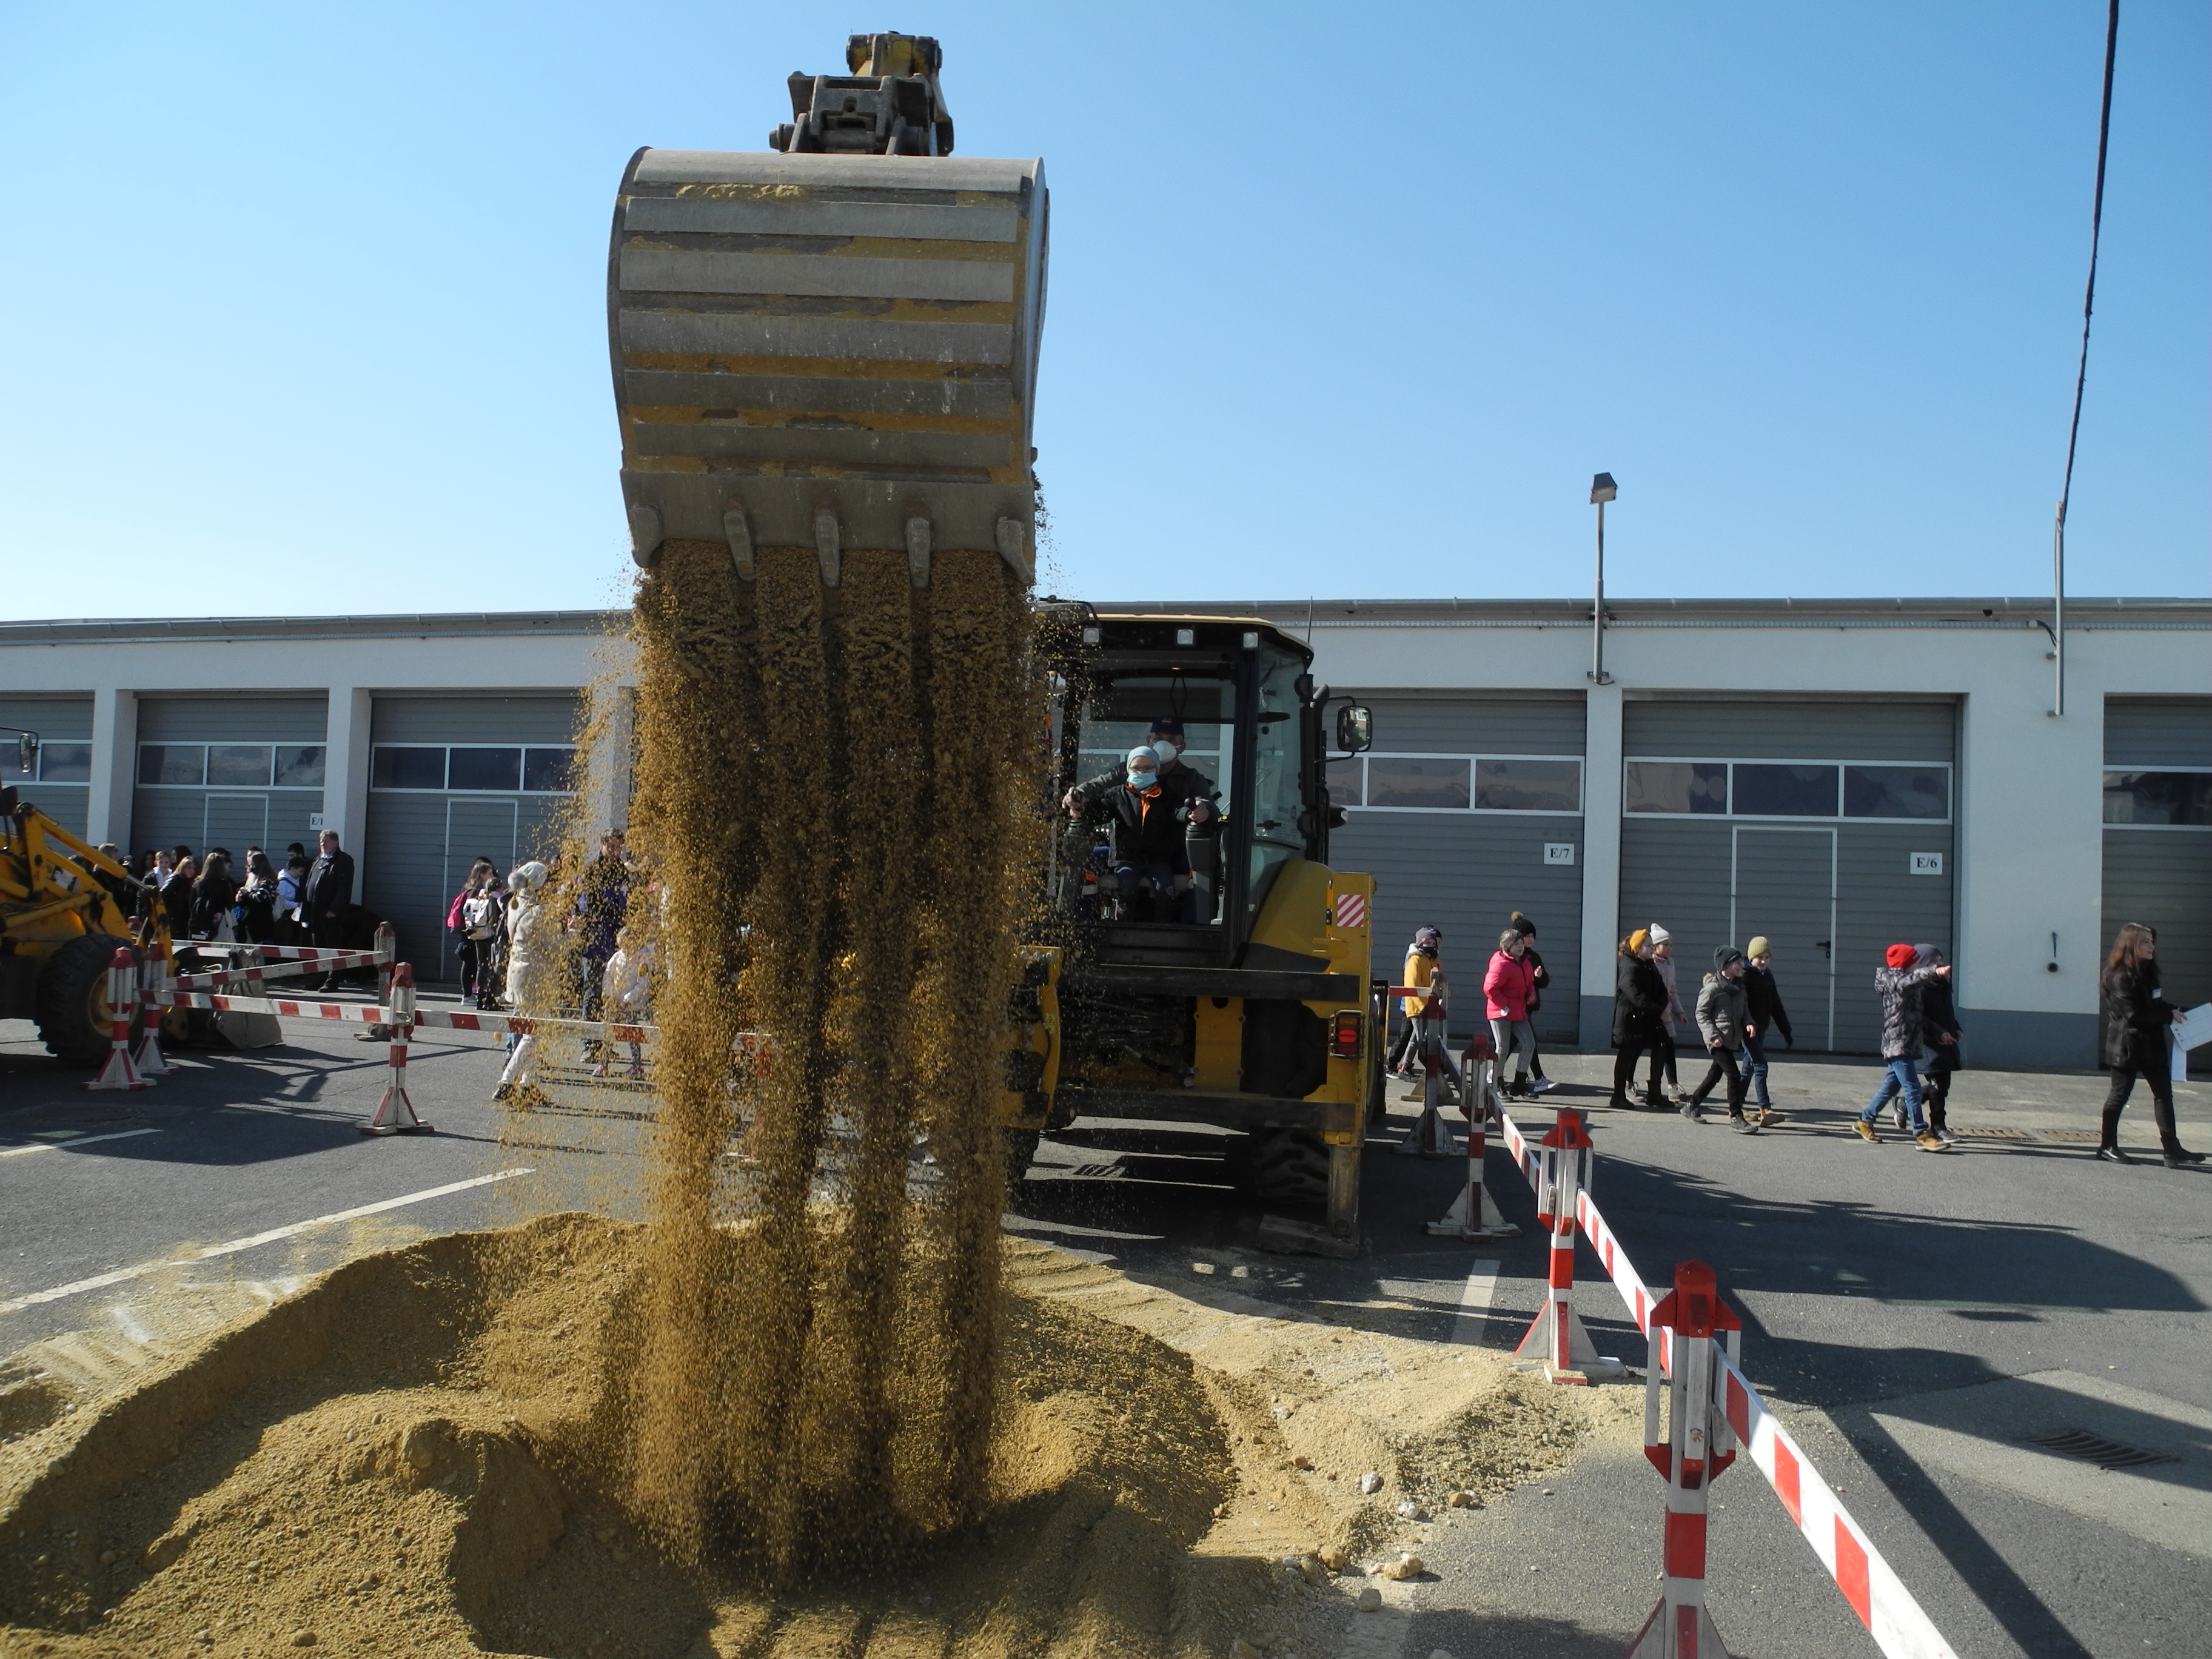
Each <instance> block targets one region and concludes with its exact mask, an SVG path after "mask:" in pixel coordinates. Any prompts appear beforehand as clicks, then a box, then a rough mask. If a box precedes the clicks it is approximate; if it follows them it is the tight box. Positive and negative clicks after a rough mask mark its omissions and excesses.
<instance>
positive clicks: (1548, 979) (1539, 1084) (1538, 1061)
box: [1513, 910, 1559, 1095]
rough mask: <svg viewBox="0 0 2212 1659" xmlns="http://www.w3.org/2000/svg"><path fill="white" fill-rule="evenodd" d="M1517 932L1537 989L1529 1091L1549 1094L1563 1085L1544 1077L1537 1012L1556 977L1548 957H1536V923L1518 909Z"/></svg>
mask: <svg viewBox="0 0 2212 1659" xmlns="http://www.w3.org/2000/svg"><path fill="white" fill-rule="evenodd" d="M1513 931H1514V932H1515V933H1518V934H1520V935H1521V938H1522V942H1523V943H1524V944H1525V945H1527V947H1528V948H1527V949H1526V950H1524V951H1522V953H1521V960H1522V962H1523V963H1526V964H1527V965H1528V982H1529V984H1530V985H1531V986H1532V987H1534V988H1533V989H1532V990H1531V991H1530V992H1529V993H1528V1091H1529V1092H1530V1093H1531V1094H1538V1095H1547V1094H1549V1093H1551V1092H1552V1091H1553V1090H1554V1089H1556V1088H1558V1087H1559V1085H1558V1084H1556V1083H1554V1082H1553V1081H1552V1079H1549V1078H1547V1077H1546V1076H1545V1075H1544V1056H1543V1054H1542V1053H1541V1051H1540V1050H1539V1049H1538V1048H1537V1047H1536V1010H1537V1009H1539V1008H1541V1007H1542V1006H1544V992H1545V991H1546V989H1547V987H1549V986H1550V985H1551V983H1552V975H1551V971H1550V969H1547V968H1546V967H1545V966H1544V958H1543V957H1540V956H1538V955H1537V954H1536V924H1535V923H1534V922H1533V921H1529V920H1528V917H1526V916H1524V915H1522V914H1521V913H1520V912H1519V911H1518V910H1516V911H1515V912H1514V913H1513Z"/></svg>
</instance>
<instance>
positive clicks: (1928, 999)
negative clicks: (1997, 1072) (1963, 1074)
mask: <svg viewBox="0 0 2212 1659" xmlns="http://www.w3.org/2000/svg"><path fill="white" fill-rule="evenodd" d="M1912 954H1913V959H1914V960H1915V961H1916V962H1927V963H1939V964H1940V963H1942V961H1943V959H1944V958H1943V953H1942V951H1939V950H1937V949H1936V946H1934V945H1914V946H1913V947H1912ZM1962 1036H1966V1033H1965V1032H1964V1031H1962V1030H1960V1029H1959V1014H1958V1009H1957V1005H1956V1004H1955V1003H1954V1001H1953V1000H1952V996H1951V981H1949V980H1948V979H1933V980H1930V981H1928V983H1927V984H1926V985H1924V986H1923V987H1921V990H1920V1040H1921V1042H1923V1043H1925V1044H1926V1045H1927V1047H1928V1051H1929V1054H1930V1055H1931V1056H1932V1058H1931V1059H1930V1060H1929V1062H1928V1069H1927V1070H1926V1071H1925V1072H1923V1073H1921V1075H1920V1095H1921V1098H1922V1100H1923V1101H1924V1102H1925V1103H1926V1104H1927V1108H1928V1127H1929V1128H1930V1129H1932V1130H1934V1131H1935V1132H1936V1136H1937V1138H1938V1139H1942V1140H1947V1141H1950V1142H1952V1143H1953V1144H1954V1145H1955V1144H1956V1143H1957V1141H1958V1139H1959V1138H1958V1136H1956V1135H1954V1134H1953V1133H1951V1129H1950V1125H1949V1121H1948V1109H1949V1107H1950V1104H1951V1079H1953V1078H1954V1077H1955V1076H1956V1075H1957V1074H1958V1071H1959V1039H1960V1037H1962Z"/></svg>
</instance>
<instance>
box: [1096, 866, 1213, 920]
mask: <svg viewBox="0 0 2212 1659" xmlns="http://www.w3.org/2000/svg"><path fill="white" fill-rule="evenodd" d="M1177 873H1178V872H1176V871H1175V870H1174V869H1172V868H1170V866H1167V865H1166V864H1164V863H1152V864H1120V865H1116V866H1114V884H1115V890H1116V891H1117V892H1119V893H1120V894H1121V912H1122V915H1124V916H1127V915H1128V913H1129V911H1130V909H1131V908H1133V906H1134V905H1135V903H1136V902H1137V897H1138V893H1137V884H1138V883H1139V882H1140V881H1146V880H1149V881H1150V882H1151V883H1152V920H1153V921H1196V920H1197V919H1198V917H1197V911H1198V901H1197V899H1196V898H1195V897H1194V896H1192V895H1191V894H1188V893H1183V894H1180V895H1178V894H1177V893H1176V890H1175V878H1176V874H1177ZM1186 913H1188V914H1186Z"/></svg>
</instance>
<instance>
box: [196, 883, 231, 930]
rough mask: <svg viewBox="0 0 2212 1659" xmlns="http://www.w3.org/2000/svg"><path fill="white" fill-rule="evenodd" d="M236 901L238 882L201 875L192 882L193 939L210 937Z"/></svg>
mask: <svg viewBox="0 0 2212 1659" xmlns="http://www.w3.org/2000/svg"><path fill="white" fill-rule="evenodd" d="M236 902H238V884H237V883H236V882H234V881H231V880H229V879H228V878H224V879H222V880H218V879H216V878H215V877H213V876H202V877H201V878H199V879H198V880H197V881H196V882H194V883H193V884H192V926H191V933H192V937H193V938H195V939H212V938H214V937H215V933H216V927H217V926H218V924H220V923H221V921H222V918H223V915H224V914H225V913H226V912H227V911H228V910H229V908H230V907H231V906H232V905H234V904H235V903H236Z"/></svg>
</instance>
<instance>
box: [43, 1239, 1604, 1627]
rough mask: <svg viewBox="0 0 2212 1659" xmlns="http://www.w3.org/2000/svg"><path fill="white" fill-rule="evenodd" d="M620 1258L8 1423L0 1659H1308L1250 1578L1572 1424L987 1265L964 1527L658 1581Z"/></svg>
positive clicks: (1332, 1607)
mask: <svg viewBox="0 0 2212 1659" xmlns="http://www.w3.org/2000/svg"><path fill="white" fill-rule="evenodd" d="M642 1239H643V1233H642V1231H641V1230H640V1229H638V1228H635V1227H632V1226H629V1225H623V1224H620V1223H616V1222H611V1221H607V1220H605V1219H601V1218H592V1217H586V1216H580V1215H571V1216H556V1217H552V1218H546V1219H543V1220H540V1221H537V1222H533V1223H531V1224H529V1225H526V1226H523V1227H520V1228H516V1229H513V1230H510V1231H501V1232H486V1233H472V1234H460V1235H453V1236H450V1237H442V1238H437V1239H432V1240H428V1241H426V1242H423V1243H420V1244H416V1245H414V1246H412V1247H410V1248H406V1249H397V1250H392V1251H388V1252H386V1253H384V1254H381V1255H373V1256H368V1257H365V1258H362V1259H361V1260H358V1261H353V1262H351V1263H349V1265H347V1266H345V1267H341V1268H338V1269H337V1270H335V1271H334V1272H332V1273H329V1274H327V1275H325V1276H324V1277H323V1278H322V1279H319V1280H317V1281H315V1282H314V1283H313V1284H312V1285H309V1286H308V1287H307V1289H306V1290H304V1291H301V1293H300V1294H298V1295H296V1296H295V1297H291V1298H290V1299H289V1300H287V1301H284V1302H282V1303H280V1304H277V1305H276V1306H275V1307H273V1308H271V1309H270V1310H267V1311H266V1312H264V1313H262V1314H260V1315H258V1316H254V1317H252V1318H250V1319H247V1320H244V1321H241V1322H238V1323H236V1324H234V1325H233V1326H231V1327H229V1328H226V1329H224V1330H223V1331H222V1332H220V1333H218V1334H216V1336H215V1337H214V1338H213V1339H211V1340H209V1341H207V1342H206V1343H205V1344H204V1345H203V1346H200V1347H199V1348H197V1350H196V1351H194V1352H191V1354H189V1355H186V1356H185V1357H183V1358H179V1359H176V1360H173V1361H171V1362H167V1363H165V1364H162V1365H161V1366H158V1367H157V1368H155V1370H153V1371H151V1372H150V1373H149V1374H147V1375H145V1376H142V1377H140V1378H139V1379H138V1380H137V1382H136V1383H134V1384H132V1385H131V1386H130V1387H128V1388H127V1389H125V1390H124V1391H122V1392H119V1393H118V1394H116V1395H112V1396H111V1397H109V1398H107V1399H106V1400H105V1401H87V1402H86V1403H85V1407H84V1408H83V1409H81V1410H78V1411H76V1412H74V1413H70V1412H66V1411H62V1412H58V1413H44V1412H42V1413H41V1414H42V1415H50V1416H51V1419H52V1420H51V1421H50V1422H49V1423H48V1424H47V1425H46V1426H44V1427H41V1428H39V1429H36V1430H35V1431H32V1432H29V1433H28V1434H27V1435H26V1436H25V1437H23V1438H21V1439H19V1440H18V1441H16V1442H15V1444H13V1445H11V1446H9V1447H8V1448H7V1449H5V1450H4V1451H0V1650H4V1651H7V1652H9V1653H11V1654H12V1653H15V1652H27V1653H48V1654H52V1655H56V1656H63V1655H94V1654H98V1655H121V1654H129V1655H133V1656H141V1655H155V1654H195V1655H197V1654H210V1653H213V1654H219V1655H225V1656H229V1655H246V1654H264V1655H266V1654H272V1653H276V1652H279V1651H285V1652H289V1651H292V1650H297V1649H302V1648H315V1649H319V1650H329V1651H332V1652H337V1653H346V1654H360V1655H394V1656H398V1655H406V1656H415V1655H425V1656H428V1655H443V1654H449V1653H450V1654H455V1655H460V1654H475V1653H483V1652H492V1653H514V1654H531V1655H543V1656H549V1659H569V1656H578V1659H598V1656H608V1659H612V1656H617V1655H635V1656H654V1659H659V1656H668V1659H678V1656H691V1659H708V1656H715V1655H720V1656H735V1655H738V1654H740V1653H742V1654H744V1655H745V1656H747V1659H756V1656H758V1659H769V1656H787V1659H817V1656H822V1655H828V1654H836V1655H849V1656H860V1655H863V1654H866V1655H872V1656H891V1655H901V1656H903V1655H907V1654H921V1653H927V1654H929V1655H931V1656H961V1659H969V1656H973V1659H982V1656H987V1655H991V1656H995V1655H999V1654H1002V1653H1006V1654H1011V1653H1014V1652H1022V1653H1043V1654H1052V1655H1067V1656H1076V1655H1085V1656H1088V1655H1093V1654H1109V1653H1115V1654H1119V1653H1127V1654H1146V1655H1152V1654H1157V1655H1177V1656H1180V1655H1185V1654H1190V1655H1195V1654H1200V1653H1206V1654H1219V1653H1222V1652H1224V1651H1225V1650H1227V1648H1228V1646H1229V1645H1230V1644H1231V1641H1232V1640H1234V1639H1236V1638H1244V1639H1247V1640H1250V1641H1253V1642H1255V1644H1258V1645H1260V1646H1261V1647H1262V1648H1264V1649H1267V1650H1269V1651H1270V1652H1272V1653H1278V1654H1287V1653H1291V1652H1295V1651H1298V1650H1311V1651H1315V1652H1327V1651H1330V1650H1333V1648H1334V1645H1335V1644H1336V1642H1337V1640H1338V1639H1340V1633H1341V1626H1342V1624H1343V1622H1344V1621H1345V1620H1346V1619H1348V1618H1349V1617H1350V1615H1349V1614H1348V1613H1346V1607H1347V1606H1348V1602H1347V1601H1346V1596H1345V1595H1343V1594H1342V1593H1341V1591H1340V1589H1339V1588H1338V1587H1336V1586H1334V1585H1331V1584H1328V1583H1323V1584H1322V1585H1321V1586H1319V1587H1316V1586H1314V1585H1311V1584H1309V1583H1307V1582H1306V1580H1305V1579H1304V1578H1303V1577H1299V1576H1298V1575H1297V1574H1295V1573H1291V1572H1288V1571H1285V1570H1283V1569H1281V1568H1280V1567H1279V1566H1278V1565H1274V1564H1275V1563H1276V1562H1277V1560H1278V1559H1279V1557H1281V1556H1283V1555H1285V1554H1286V1553H1288V1554H1297V1553H1304V1552H1307V1551H1311V1550H1316V1549H1319V1548H1322V1547H1327V1546H1340V1547H1346V1548H1349V1549H1351V1550H1352V1551H1353V1552H1355V1553H1357V1552H1358V1551H1360V1550H1363V1549H1371V1548H1373V1547H1377V1546H1379V1545H1381V1544H1382V1543H1383V1541H1385V1540H1386V1538H1387V1537H1389V1535H1390V1534H1393V1533H1394V1532H1395V1531H1396V1530H1398V1529H1400V1528H1401V1527H1402V1526H1403V1524H1404V1523H1402V1522H1400V1521H1399V1519H1398V1518H1397V1516H1396V1514H1395V1506H1396V1504H1398V1503H1399V1501H1400V1500H1401V1498H1405V1497H1407V1496H1409V1495H1410V1496H1413V1497H1414V1498H1417V1499H1419V1500H1423V1501H1429V1502H1433V1501H1435V1500H1436V1499H1437V1498H1440V1497H1441V1496H1442V1494H1443V1492H1444V1491H1445V1490H1446V1489H1448V1488H1458V1487H1472V1488H1474V1489H1475V1490H1477V1491H1480V1490H1483V1489H1484V1488H1486V1487H1491V1486H1496V1485H1498V1484H1501V1483H1503V1482H1504V1481H1507V1480H1511V1479H1513V1478H1515V1477H1516V1475H1518V1474H1522V1473H1524V1472H1526V1471H1528V1470H1529V1469H1533V1468H1541V1467H1543V1466H1545V1465H1546V1464H1547V1463H1548V1462H1557V1461H1559V1458H1561V1457H1562V1456H1563V1455H1565V1449H1566V1447H1567V1446H1568V1444H1569V1443H1571V1440H1572V1438H1573V1437H1574V1435H1575V1434H1576V1432H1577V1425H1578V1421H1579V1417H1578V1412H1579V1407H1578V1402H1574V1401H1567V1400H1565V1399H1564V1398H1562V1397H1561V1396H1559V1395H1553V1394H1549V1393H1546V1392H1542V1391H1539V1390H1534V1389H1529V1388H1528V1386H1527V1385H1525V1384H1523V1383H1520V1382H1519V1381H1518V1380H1517V1379H1515V1378H1513V1377H1512V1376H1510V1373H1509V1372H1507V1371H1506V1370H1504V1367H1503V1366H1502V1364H1500V1362H1499V1361H1498V1359H1497V1358H1495V1357H1494V1356H1490V1355H1485V1354H1480V1353H1474V1352H1468V1351H1466V1350H1454V1349H1450V1348H1444V1347H1438V1346H1433V1345H1428V1344H1421V1343H1413V1342H1405V1341H1401V1340H1395V1339H1390V1338H1387V1337H1380V1336H1375V1335H1370V1334H1363V1333H1358V1332H1354V1331H1347V1330H1343V1329H1340V1328H1332V1327H1329V1326H1325V1325H1318V1324H1309V1323H1294V1322H1288V1321H1285V1320H1281V1319H1279V1318H1267V1317H1261V1316H1257V1315H1255V1313H1254V1312H1250V1311H1245V1310H1241V1309H1239V1308H1237V1307H1236V1306H1232V1305H1216V1306H1204V1305H1200V1304H1197V1303H1194V1302H1191V1301H1188V1300H1187V1299H1185V1298H1184V1297H1181V1296H1177V1295H1174V1294H1171V1293H1170V1292H1167V1291H1160V1290H1155V1289H1151V1288H1148V1287H1146V1286H1145V1285H1140V1284H1137V1283H1135V1282H1133V1281H1132V1280H1130V1279H1127V1278H1126V1277H1124V1276H1122V1275H1120V1274H1117V1273H1110V1272H1108V1271H1106V1270H1104V1269H1102V1268H1098V1267H1092V1266H1089V1265H1087V1264H1085V1263H1083V1262H1081V1261H1077V1260H1076V1259H1074V1258H1073V1257H1070V1256H1067V1255H1063V1254H1061V1253H1060V1252H1057V1251H1054V1250H1050V1249H1044V1248H1042V1247H1040V1246H1036V1245H1031V1244H1027V1243H1018V1242H1010V1243H1008V1244H1007V1245H1006V1252H1005V1257H1004V1265H1005V1279H1006V1285H1007V1289H1006V1294H1005V1303H1004V1308H1003V1316H1002V1332H1003V1337H1002V1340H1003V1342H1004V1351H1003V1362H1002V1370H1001V1394H1000V1401H999V1402H998V1410H997V1412H996V1413H995V1419H996V1421H997V1423H998V1425H999V1426H998V1431H997V1434H998V1438H997V1442H996V1443H995V1444H994V1447H993V1448H992V1460H991V1461H992V1466H993V1468H994V1477H993V1479H994V1486H993V1490H992V1492H991V1493H990V1497H989V1502H988V1505H987V1511H986V1515H985V1518H984V1519H983V1520H982V1521H981V1522H979V1523H977V1524H975V1525H973V1526H970V1527H968V1528H963V1529H962V1530H960V1531H957V1532H956V1533H954V1534H950V1535H949V1536H946V1537H944V1538H941V1539H939V1540H937V1541H934V1542H933V1543H932V1544H931V1545H929V1546H928V1547H924V1548H917V1549H912V1550H908V1551H905V1552H900V1553H884V1554H883V1555H881V1556H880V1557H879V1558H878V1559H875V1560H873V1561H871V1562H867V1563H864V1564H863V1563H854V1562H851V1561H845V1560H839V1561H822V1562H813V1563H801V1564H800V1566H801V1569H802V1571H801V1572H800V1574H799V1577H798V1578H797V1579H796V1580H795V1581H794V1582H793V1583H792V1584H790V1585H788V1586H787V1587H786V1588H784V1589H767V1588H763V1587H762V1585H761V1584H760V1583H759V1582H758V1581H757V1580H754V1579H750V1578H749V1577H747V1576H746V1575H745V1574H744V1573H742V1572H740V1571H738V1570H737V1569H736V1568H735V1567H734V1566H733V1565H732V1564H731V1563H730V1562H729V1561H728V1560H727V1559H715V1558H714V1557H712V1556H709V1557H708V1559H705V1560H703V1561H702V1562H700V1563H698V1564H696V1565H680V1564H678V1563H677V1562H675V1561H672V1560H671V1559H667V1558H665V1557H664V1556H663V1555H662V1554H660V1553H658V1552H657V1551H656V1550H655V1548H654V1547H653V1545H652V1544H651V1542H650V1541H649V1540H648V1537H647V1534H646V1533H645V1532H644V1531H643V1530H641V1528H640V1526H639V1525H638V1524H637V1522H636V1520H635V1518H634V1517H633V1516H629V1515H628V1514H625V1513H624V1512H623V1510H622V1509H621V1508H620V1507H619V1506H618V1505H617V1503H616V1501H615V1500H614V1499H613V1498H611V1496H610V1494H611V1493H614V1492H619V1491H621V1490H623V1485H622V1482H621V1481H620V1480H618V1479H617V1478H615V1477H616V1475H617V1471H615V1470H614V1469H612V1468H610V1467H609V1465H608V1462H607V1454H606V1453H605V1451H604V1450H603V1448H605V1447H607V1446H609V1445H614V1444H619V1443H621V1437H619V1436H611V1435H610V1434H609V1433H608V1429H609V1425H610V1422H611V1419H612V1418H613V1417H615V1416H618V1415H619V1414H620V1413H623V1411H625V1410H626V1409H627V1405H626V1402H625V1401H624V1400H623V1399H620V1398H617V1397H615V1395H614V1393H613V1392H612V1391H613V1390H615V1389H619V1387H620V1386H621V1385H620V1384H619V1383H609V1382H608V1381H607V1379H609V1378H611V1377H613V1378H619V1377H621V1376H623V1375H624V1374H625V1367H624V1366H623V1365H622V1364H619V1363H617V1362H618V1358H619V1356H618V1354H617V1352H615V1351H616V1350H617V1348H619V1347H620V1346H622V1345H624V1344H628V1343H632V1342H634V1341H635V1317H636V1311H637V1310H638V1309H639V1307H641V1305H643V1303H642V1300H641V1295H640V1285H639V1280H640V1274H639V1267H640V1261H641V1244H642ZM1369 1470H1374V1471H1376V1472H1378V1473H1380V1474H1382V1475H1383V1477H1384V1480H1383V1489H1382V1491H1381V1492H1377V1493H1375V1494H1372V1495H1364V1494H1362V1493H1361V1492H1359V1490H1358V1486H1359V1480H1360V1476H1361V1475H1362V1474H1364V1473H1366V1472H1367V1471H1369ZM810 1568H811V1576H810V1573H809V1571H807V1570H808V1569H810ZM1352 1571H1355V1572H1356V1571H1357V1568H1356V1566H1355V1567H1354V1568H1353V1569H1352ZM1346 1583H1347V1585H1348V1586H1349V1587H1351V1588H1356V1582H1354V1581H1346Z"/></svg>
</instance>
